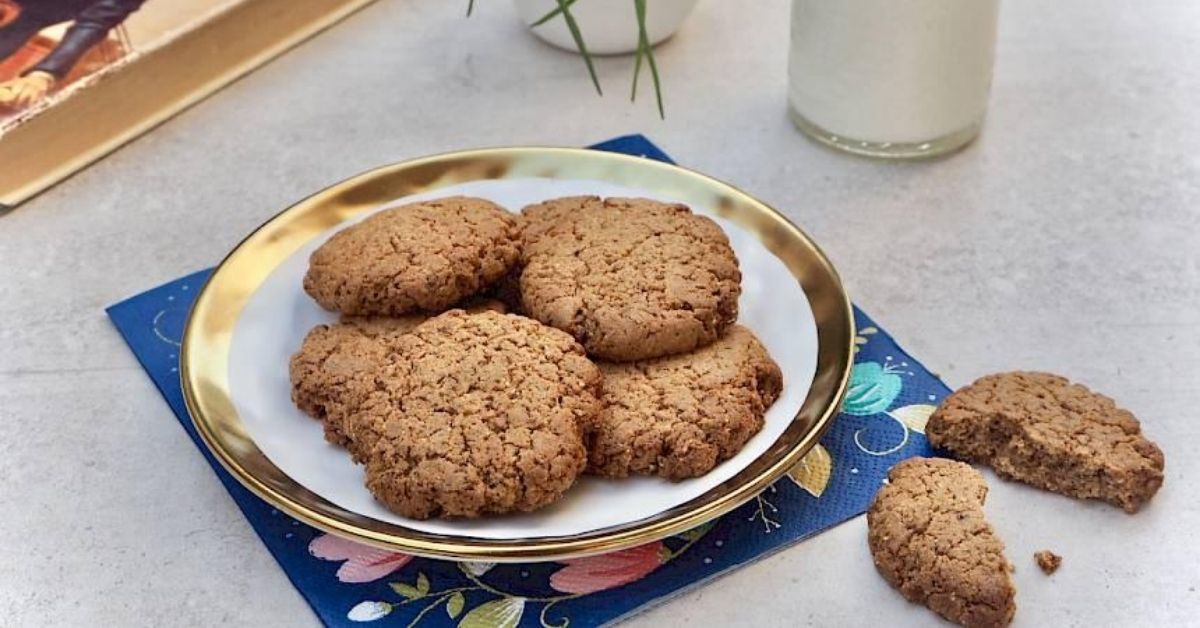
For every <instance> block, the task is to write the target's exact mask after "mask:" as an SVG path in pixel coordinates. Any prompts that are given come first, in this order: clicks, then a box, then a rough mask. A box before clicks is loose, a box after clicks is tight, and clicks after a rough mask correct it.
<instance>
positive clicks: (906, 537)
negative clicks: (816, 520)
mask: <svg viewBox="0 0 1200 628" xmlns="http://www.w3.org/2000/svg"><path fill="white" fill-rule="evenodd" d="M986 497H987V483H986V482H985V481H984V479H983V476H982V475H980V473H979V472H978V471H976V470H975V469H972V468H971V467H970V465H967V464H965V463H962V462H956V461H953V460H946V459H942V458H909V459H907V460H904V461H902V462H900V463H898V464H897V465H896V466H894V467H892V469H891V471H890V472H888V483H887V484H885V485H884V486H883V487H882V488H881V489H879V492H878V493H876V494H875V500H874V502H873V503H872V504H871V508H870V509H869V510H868V511H867V542H868V545H869V546H870V549H871V556H872V558H874V560H875V567H876V568H877V569H878V570H879V573H880V575H882V576H883V578H884V579H885V580H887V582H888V584H890V585H892V587H894V588H895V589H897V590H898V591H900V593H902V594H903V595H904V597H905V598H907V599H908V600H909V601H912V602H917V603H920V604H924V605H925V606H927V607H929V608H930V609H931V610H933V611H934V612H936V613H937V614H939V615H941V616H942V617H945V618H946V619H948V620H950V621H952V622H955V623H958V624H961V625H964V626H972V627H987V626H1006V625H1008V624H1009V622H1011V621H1012V618H1013V614H1014V613H1015V612H1016V602H1015V597H1016V588H1015V587H1014V585H1013V582H1012V576H1011V574H1010V572H1011V571H1012V565H1011V564H1010V563H1009V562H1008V559H1007V558H1005V557H1004V543H1003V542H1002V541H1001V540H1000V538H999V537H997V536H996V533H995V531H993V530H992V526H991V525H990V524H989V523H988V522H987V519H986V518H985V517H984V512H983V503H984V500H985V498H986Z"/></svg>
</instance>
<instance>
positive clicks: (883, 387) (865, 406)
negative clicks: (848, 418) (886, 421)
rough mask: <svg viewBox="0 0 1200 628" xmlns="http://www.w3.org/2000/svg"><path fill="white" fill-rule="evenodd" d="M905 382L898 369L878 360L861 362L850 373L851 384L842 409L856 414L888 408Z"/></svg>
mask: <svg viewBox="0 0 1200 628" xmlns="http://www.w3.org/2000/svg"><path fill="white" fill-rule="evenodd" d="M902 387H903V384H902V383H901V381H900V376H899V375H897V374H896V371H894V370H892V368H890V365H889V366H888V367H885V366H883V365H881V364H879V363H878V362H860V363H858V364H855V365H854V371H853V372H851V373H850V386H849V388H847V389H846V400H845V401H844V402H842V411H843V412H845V413H846V414H853V415H854V416H867V415H871V414H878V413H880V412H883V411H885V410H887V409H888V406H890V405H892V402H893V401H895V400H896V397H897V396H898V395H899V394H900V389H901V388H902Z"/></svg>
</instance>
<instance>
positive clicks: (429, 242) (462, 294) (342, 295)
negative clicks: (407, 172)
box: [304, 196, 520, 316]
mask: <svg viewBox="0 0 1200 628" xmlns="http://www.w3.org/2000/svg"><path fill="white" fill-rule="evenodd" d="M519 244H520V235H519V231H518V228H517V225H516V221H515V218H514V217H513V216H512V215H511V214H509V213H508V212H507V211H505V210H504V209H503V208H502V207H500V206H499V205H496V204H494V203H492V202H490V201H486V200H484V199H480V198H470V197H465V196H452V197H448V198H442V199H437V200H433V201H423V202H419V203H411V204H408V205H403V206H400V207H394V208H391V209H386V210H384V211H381V212H379V213H377V214H375V215H373V216H371V217H369V218H367V219H366V220H364V221H362V222H360V223H357V224H355V225H352V226H350V227H347V228H345V229H342V230H341V231H339V232H337V233H336V234H334V235H333V237H332V238H330V239H329V241H327V242H326V243H325V244H322V245H321V247H320V248H318V249H317V250H316V251H314V252H313V254H312V256H311V257H310V258H309V265H308V273H307V274H306V275H305V276H304V290H305V292H307V293H308V294H309V295H311V296H312V297H313V299H315V300H316V301H317V303H319V304H320V305H321V306H322V307H324V308H326V309H328V310H334V311H337V312H341V313H343V314H352V315H355V314H382V315H388V316H399V315H403V314H408V313H411V312H440V311H442V310H445V309H446V308H449V307H451V306H453V305H454V304H456V303H458V302H459V301H461V300H463V299H464V298H466V297H468V296H471V295H473V294H476V293H478V292H480V291H481V290H483V289H485V288H487V287H488V286H490V285H491V284H492V283H493V282H495V281H496V280H498V279H500V278H501V277H503V276H504V275H505V273H507V272H508V271H509V269H510V268H511V267H512V266H513V264H515V263H516V262H517V260H518V257H519V256H520V246H519Z"/></svg>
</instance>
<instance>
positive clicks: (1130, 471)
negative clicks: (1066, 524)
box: [925, 371, 1164, 512]
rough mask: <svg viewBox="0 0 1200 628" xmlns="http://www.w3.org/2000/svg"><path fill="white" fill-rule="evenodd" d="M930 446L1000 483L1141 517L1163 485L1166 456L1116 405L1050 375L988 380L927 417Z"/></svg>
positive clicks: (1028, 374) (953, 397) (1015, 374)
mask: <svg viewBox="0 0 1200 628" xmlns="http://www.w3.org/2000/svg"><path fill="white" fill-rule="evenodd" d="M925 434H926V436H928V437H929V442H930V443H932V444H933V445H934V446H935V447H941V448H944V449H947V450H949V451H950V452H951V453H953V454H954V455H955V456H959V457H962V458H964V459H967V460H971V461H976V462H982V463H984V464H987V465H989V466H991V467H992V468H993V469H995V470H996V473H998V474H1000V476H1002V477H1005V478H1009V479H1013V480H1019V481H1021V482H1025V483H1026V484H1030V485H1032V486H1036V487H1038V488H1043V489H1046V490H1049V491H1054V492H1056V493H1062V494H1063V495H1069V496H1071V497H1078V498H1085V499H1102V500H1104V501H1107V502H1109V503H1111V504H1115V505H1117V506H1120V507H1121V508H1123V509H1125V511H1126V512H1136V511H1137V510H1138V509H1139V508H1141V507H1142V505H1143V504H1145V503H1146V502H1147V501H1149V500H1150V498H1151V497H1153V496H1154V494H1155V492H1157V491H1158V489H1159V487H1160V486H1162V482H1163V466H1164V459H1163V453H1162V450H1161V449H1159V448H1158V446H1157V445H1155V444H1154V443H1153V442H1151V441H1149V440H1147V439H1146V437H1145V436H1144V435H1142V428H1141V424H1140V423H1138V420H1137V419H1136V418H1135V417H1134V416H1133V415H1132V414H1130V413H1129V412H1128V411H1127V410H1124V409H1122V408H1120V407H1118V406H1117V405H1116V404H1115V403H1114V402H1113V400H1112V399H1109V398H1108V397H1105V396H1104V395H1100V394H1097V393H1094V392H1092V391H1090V390H1088V389H1087V388H1086V387H1084V386H1081V385H1079V384H1072V383H1071V382H1070V381H1068V380H1067V379H1065V378H1063V377H1059V376H1057V375H1051V374H1049V373H1031V372H1021V371H1017V372H1012V373H999V374H996V375H988V376H987V377H984V378H982V379H979V380H978V381H976V382H975V383H973V384H971V385H969V386H966V387H964V388H960V389H959V390H957V391H955V392H954V393H953V394H951V395H950V396H949V397H947V398H946V400H945V401H944V402H943V403H942V405H941V406H940V407H939V408H938V409H937V410H936V411H935V412H934V413H933V415H932V416H930V417H929V423H928V424H927V425H926V427H925Z"/></svg>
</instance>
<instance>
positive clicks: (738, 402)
mask: <svg viewBox="0 0 1200 628" xmlns="http://www.w3.org/2000/svg"><path fill="white" fill-rule="evenodd" d="M600 369H601V371H603V373H604V388H603V391H604V392H603V399H604V404H605V409H604V412H603V413H602V414H601V415H600V420H599V421H598V422H597V424H596V429H595V431H594V432H593V434H592V436H591V442H590V446H589V460H588V462H589V464H588V470H589V472H591V473H595V474H598V475H603V476H608V477H626V476H628V475H658V476H662V477H665V478H668V479H671V480H682V479H685V478H691V477H696V476H700V475H704V474H705V473H708V472H709V471H711V470H712V468H713V467H715V466H716V465H717V464H718V463H720V462H722V461H724V460H726V459H728V458H730V457H732V456H733V455H734V454H736V453H737V452H738V451H740V450H741V449H742V446H743V445H745V444H746V441H748V440H749V439H750V437H751V436H754V435H755V434H757V433H758V431H759V430H760V429H762V426H763V415H764V414H766V411H767V408H769V407H770V406H771V404H772V403H774V402H775V400H776V399H777V398H778V397H779V393H780V392H781V391H782V389H783V373H782V372H781V371H780V369H779V366H778V365H777V364H775V361H774V360H772V359H771V356H770V355H768V354H767V350H766V348H764V347H763V346H762V343H760V342H759V341H758V339H757V338H755V337H754V334H753V333H751V332H750V330H748V329H746V328H745V327H742V326H741V325H734V326H733V327H732V328H730V330H729V331H728V332H727V333H726V334H725V335H724V336H722V337H721V338H720V339H719V340H717V341H716V342H715V343H713V344H711V345H708V346H707V347H704V348H703V349H697V350H696V351H694V352H692V353H686V354H683V355H674V356H669V357H665V358H658V359H655V360H645V361H641V362H625V363H601V364H600Z"/></svg>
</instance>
